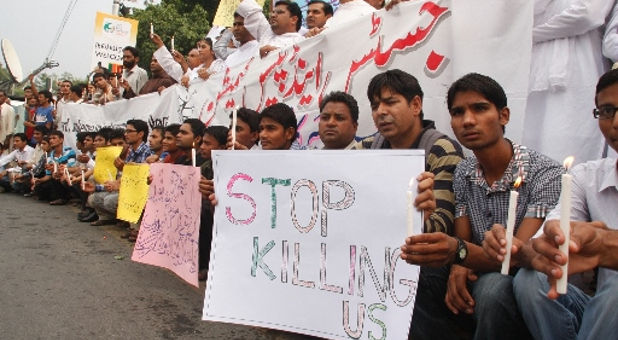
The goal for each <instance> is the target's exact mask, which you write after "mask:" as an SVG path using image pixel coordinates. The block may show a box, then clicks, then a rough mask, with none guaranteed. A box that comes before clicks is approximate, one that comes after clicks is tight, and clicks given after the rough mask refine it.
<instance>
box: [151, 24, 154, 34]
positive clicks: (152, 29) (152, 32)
mask: <svg viewBox="0 0 618 340" xmlns="http://www.w3.org/2000/svg"><path fill="white" fill-rule="evenodd" d="M153 34H154V27H153V26H152V22H151V23H150V35H153Z"/></svg>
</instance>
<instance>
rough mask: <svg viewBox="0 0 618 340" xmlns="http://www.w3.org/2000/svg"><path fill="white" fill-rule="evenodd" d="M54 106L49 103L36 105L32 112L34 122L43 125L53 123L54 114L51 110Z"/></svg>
mask: <svg viewBox="0 0 618 340" xmlns="http://www.w3.org/2000/svg"><path fill="white" fill-rule="evenodd" d="M53 110H54V108H53V107H52V106H51V105H50V106H48V107H38V108H37V109H36V112H35V113H34V123H35V124H36V125H45V124H47V123H52V124H53V123H54V116H53V115H52V111H53Z"/></svg>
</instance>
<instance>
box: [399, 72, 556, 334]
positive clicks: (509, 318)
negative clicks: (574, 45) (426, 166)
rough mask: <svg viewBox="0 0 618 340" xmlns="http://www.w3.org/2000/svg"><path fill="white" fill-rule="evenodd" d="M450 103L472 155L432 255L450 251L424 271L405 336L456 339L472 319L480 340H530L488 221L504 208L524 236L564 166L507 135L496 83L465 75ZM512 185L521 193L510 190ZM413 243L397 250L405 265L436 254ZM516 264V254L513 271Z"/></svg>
mask: <svg viewBox="0 0 618 340" xmlns="http://www.w3.org/2000/svg"><path fill="white" fill-rule="evenodd" d="M447 103H448V108H449V112H450V114H451V127H452V128H453V132H454V134H455V136H456V137H457V140H458V141H459V142H460V143H461V144H462V145H463V146H465V147H467V148H468V149H470V150H472V151H473V153H474V157H468V158H466V159H465V160H463V161H462V162H461V163H459V164H458V165H457V170H456V171H455V176H454V179H453V188H454V192H455V235H456V236H455V237H449V240H448V241H446V242H443V243H442V244H440V243H436V244H434V246H436V249H437V248H440V247H438V246H439V245H442V246H443V247H442V248H440V249H445V250H436V251H435V252H440V251H442V252H443V253H444V254H447V255H448V257H449V260H448V264H447V266H444V267H440V268H428V267H425V268H423V271H422V272H421V279H420V280H419V294H418V295H417V300H416V306H415V311H414V314H413V319H412V329H411V333H410V334H411V336H412V337H414V338H423V337H426V338H429V337H438V338H445V337H446V338H449V337H450V336H453V337H454V336H455V334H457V333H456V330H455V329H454V328H455V325H458V326H461V327H464V328H468V326H471V325H470V323H471V322H472V321H473V323H474V326H475V327H474V330H473V331H474V338H477V339H497V338H505V337H507V338H513V339H521V338H527V337H529V336H530V335H529V333H528V331H527V328H526V326H525V324H524V322H523V320H522V318H521V315H520V314H519V310H518V309H517V304H516V303H515V298H514V296H513V294H512V293H511V292H512V280H513V278H512V277H511V276H509V275H502V274H501V273H500V272H498V270H499V268H500V267H501V262H499V261H501V260H502V258H500V259H497V258H496V257H492V258H490V257H489V256H487V255H486V253H485V252H484V251H483V248H481V244H482V242H483V239H484V237H485V233H486V232H488V231H489V228H491V226H492V225H497V224H498V225H506V221H507V212H508V214H514V216H512V218H513V219H514V228H515V231H514V235H515V238H516V239H519V240H524V241H525V240H527V239H529V238H530V237H531V236H532V235H534V233H536V231H537V230H538V228H539V227H540V226H541V224H542V223H543V220H544V218H545V216H546V214H547V213H548V212H549V210H550V209H551V208H553V207H554V205H555V204H556V203H557V200H558V196H559V193H560V175H561V174H562V173H563V169H562V167H560V166H559V165H558V164H557V163H556V162H555V161H553V160H551V159H549V158H548V157H546V156H544V155H541V154H539V153H537V152H535V151H533V150H529V149H527V148H526V147H524V146H521V145H518V144H515V143H513V142H511V141H510V140H508V139H506V138H505V137H504V130H505V126H506V124H507V123H508V121H509V117H510V111H509V108H508V107H507V98H506V94H505V93H504V90H503V89H502V87H501V86H500V85H499V84H498V83H497V82H496V81H495V80H493V79H491V78H489V77H487V76H484V75H480V74H476V73H471V74H468V75H466V76H464V77H462V78H460V79H459V80H457V81H456V82H455V83H453V84H452V85H451V87H450V89H449V91H448V95H447ZM517 178H520V181H521V182H520V183H521V185H520V186H519V187H518V188H516V187H517V186H516V185H515V184H514V183H515V182H516V180H517ZM512 190H516V191H518V195H511V194H510V192H511V191H512ZM513 196H515V197H518V199H516V200H517V205H516V208H514V209H512V211H509V209H507V207H508V206H509V199H510V197H513ZM499 228H503V227H502V226H499ZM410 241H412V242H410ZM414 241H415V240H414V238H408V240H407V244H406V246H405V247H404V249H402V250H403V252H404V258H406V259H407V260H411V261H409V262H421V261H419V260H416V258H417V257H430V258H431V257H432V256H433V254H432V251H431V249H429V248H428V247H426V246H425V245H423V244H415V242H414ZM419 254H420V255H419ZM517 264H518V263H517V261H516V259H514V260H513V261H511V268H513V267H516V266H517ZM507 269H508V267H507ZM507 273H508V270H507ZM442 300H444V301H445V303H446V305H444V304H442V303H440V301H442ZM470 317H472V319H471V318H470ZM470 330H472V329H470Z"/></svg>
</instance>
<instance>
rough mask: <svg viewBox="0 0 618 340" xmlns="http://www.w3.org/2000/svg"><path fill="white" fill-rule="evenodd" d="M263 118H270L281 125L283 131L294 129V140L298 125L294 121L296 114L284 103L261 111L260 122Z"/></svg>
mask: <svg viewBox="0 0 618 340" xmlns="http://www.w3.org/2000/svg"><path fill="white" fill-rule="evenodd" d="M264 118H270V119H272V120H274V121H276V122H277V123H279V124H281V125H283V129H287V128H290V127H291V128H294V138H296V132H297V129H298V123H297V121H296V114H295V113H294V110H292V108H291V107H289V106H287V105H286V104H284V103H277V104H273V105H271V106H269V107H267V108H265V109H264V110H262V113H261V114H260V121H262V119H264Z"/></svg>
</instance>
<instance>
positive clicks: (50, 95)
mask: <svg viewBox="0 0 618 340" xmlns="http://www.w3.org/2000/svg"><path fill="white" fill-rule="evenodd" d="M39 94H42V95H43V97H45V98H47V100H49V101H50V102H51V101H52V99H53V98H54V96H53V95H52V93H51V92H49V91H48V90H43V91H39Z"/></svg>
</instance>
